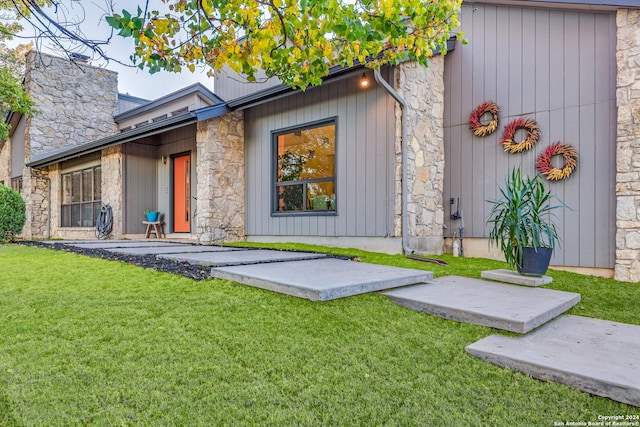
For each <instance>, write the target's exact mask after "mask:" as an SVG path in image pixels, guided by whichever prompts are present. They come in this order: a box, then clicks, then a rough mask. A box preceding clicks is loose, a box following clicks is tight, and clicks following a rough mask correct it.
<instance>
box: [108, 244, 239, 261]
mask: <svg viewBox="0 0 640 427" xmlns="http://www.w3.org/2000/svg"><path fill="white" fill-rule="evenodd" d="M241 250H243V249H241V248H230V247H223V246H205V245H189V244H179V243H174V244H173V245H171V246H155V247H139V248H114V249H107V251H109V252H116V253H121V254H127V255H166V258H171V259H175V258H177V257H179V256H180V255H181V254H187V253H204V252H229V251H241Z"/></svg>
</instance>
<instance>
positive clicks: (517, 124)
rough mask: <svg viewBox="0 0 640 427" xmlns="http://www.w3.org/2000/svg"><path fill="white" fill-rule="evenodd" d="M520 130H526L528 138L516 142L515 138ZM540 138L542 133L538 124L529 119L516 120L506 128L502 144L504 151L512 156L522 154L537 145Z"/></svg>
mask: <svg viewBox="0 0 640 427" xmlns="http://www.w3.org/2000/svg"><path fill="white" fill-rule="evenodd" d="M518 129H526V131H527V138H526V139H524V140H522V141H520V142H514V141H513V137H514V136H515V134H516V132H517V131H518ZM539 136H540V131H539V130H538V125H537V124H536V122H534V121H533V120H529V119H515V120H513V121H512V122H511V123H509V124H508V125H507V126H506V127H505V128H504V132H503V133H502V141H500V144H502V145H504V151H508V152H509V153H511V154H514V153H522V152H523V151H526V150H530V149H531V147H533V146H534V145H536V143H537V142H538V137H539Z"/></svg>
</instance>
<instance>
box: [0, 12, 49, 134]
mask: <svg viewBox="0 0 640 427" xmlns="http://www.w3.org/2000/svg"><path fill="white" fill-rule="evenodd" d="M38 3H39V4H45V3H46V2H44V1H40V2H32V4H34V5H38ZM28 16H30V11H29V5H28V4H23V3H21V2H14V1H10V0H9V1H7V0H0V115H1V116H0V147H1V146H2V142H4V140H5V139H7V137H8V136H9V130H10V126H9V124H8V123H7V122H6V120H5V117H6V115H7V114H8V113H9V112H17V113H22V114H31V113H32V111H33V102H32V100H31V98H30V97H29V95H28V94H26V93H25V92H24V90H23V88H22V83H21V78H22V73H23V71H24V54H25V53H26V51H27V50H28V49H29V48H30V47H31V45H29V44H21V45H18V46H16V47H13V48H10V47H8V46H7V44H6V41H7V40H11V39H12V38H13V35H14V34H16V33H18V32H19V31H20V30H21V29H22V26H21V25H20V23H19V22H18V19H20V18H21V17H28Z"/></svg>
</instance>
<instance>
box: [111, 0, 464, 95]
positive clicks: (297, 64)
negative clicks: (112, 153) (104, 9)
mask: <svg viewBox="0 0 640 427" xmlns="http://www.w3.org/2000/svg"><path fill="white" fill-rule="evenodd" d="M461 1H462V0H356V1H355V2H345V1H344V0H325V1H318V0H266V1H265V0H224V1H223V0H208V1H185V0H168V3H169V10H170V13H167V14H165V15H161V14H160V13H159V12H158V11H150V12H148V13H147V15H146V16H142V15H143V12H142V11H141V10H140V8H138V10H137V11H136V14H133V13H131V12H128V11H126V10H123V11H122V14H121V15H120V14H114V15H113V16H109V17H107V18H106V20H107V23H108V24H109V25H110V26H111V27H113V28H114V29H116V30H118V31H119V34H120V35H121V36H122V37H126V38H132V39H133V41H134V44H135V51H134V53H133V55H132V58H133V59H134V61H136V62H137V61H140V64H141V65H142V66H143V67H146V68H147V69H148V70H149V71H150V72H152V73H153V72H157V71H160V70H167V71H178V70H180V69H182V67H184V66H186V67H187V68H188V69H190V70H194V69H195V68H196V67H197V66H202V65H205V66H208V67H211V68H212V69H213V70H215V71H220V70H221V69H222V68H223V67H225V66H226V67H229V68H231V69H232V70H234V71H236V72H238V73H242V74H244V75H245V77H246V78H247V80H249V81H255V80H256V79H257V76H258V73H259V71H264V72H265V74H266V75H267V76H270V77H271V76H277V77H279V78H280V79H281V80H282V82H283V83H285V84H288V85H290V86H292V87H296V88H301V89H304V88H306V87H307V86H308V85H317V84H320V83H321V82H322V77H324V76H325V75H327V74H328V72H329V68H330V67H331V66H334V65H342V66H351V65H353V64H354V62H355V61H359V62H360V63H365V64H366V65H367V66H368V67H371V68H376V69H377V68H379V67H380V66H382V65H383V64H397V63H399V62H401V61H404V60H412V61H417V62H419V63H420V64H422V65H427V64H428V58H429V57H430V56H431V55H432V53H433V52H434V51H435V50H436V49H441V50H443V51H444V52H446V42H447V40H448V39H449V38H450V36H451V35H452V34H453V31H455V30H456V28H457V27H458V26H459V22H458V19H457V15H458V13H459V12H460V4H461ZM458 35H459V36H460V37H461V33H459V34H458Z"/></svg>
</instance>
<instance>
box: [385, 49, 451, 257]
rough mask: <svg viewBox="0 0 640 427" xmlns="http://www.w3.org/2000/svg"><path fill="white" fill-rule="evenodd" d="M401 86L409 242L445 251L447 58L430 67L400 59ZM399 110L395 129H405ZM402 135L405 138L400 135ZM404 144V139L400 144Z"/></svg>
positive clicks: (398, 168)
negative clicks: (401, 122) (405, 149)
mask: <svg viewBox="0 0 640 427" xmlns="http://www.w3.org/2000/svg"><path fill="white" fill-rule="evenodd" d="M396 90H397V92H398V93H399V94H400V96H402V98H403V99H404V100H405V102H406V104H407V106H406V111H404V120H405V121H406V126H407V135H408V152H407V157H408V164H407V166H408V170H407V172H408V180H407V183H408V189H409V191H408V196H407V197H408V204H407V212H408V217H409V221H408V222H409V224H408V226H409V227H408V233H409V239H408V246H409V247H410V248H411V249H413V250H415V251H416V252H418V253H425V254H441V253H442V251H443V244H444V235H443V230H444V228H443V227H444V208H443V204H442V192H443V190H444V129H443V123H444V57H443V56H442V55H438V56H435V57H433V58H431V60H430V65H429V67H428V68H426V67H423V66H420V65H419V64H417V63H414V62H407V63H403V64H401V65H400V66H399V67H398V69H397V73H396ZM399 114H400V112H399V111H398V114H397V115H396V124H397V125H396V132H397V134H398V135H399V134H400V132H401V128H400V120H401V118H400V117H399ZM397 139H398V140H400V138H397ZM398 144H399V143H398ZM396 153H397V159H396V185H395V188H396V203H395V206H396V209H395V212H396V221H395V224H396V226H395V229H396V235H401V233H399V232H398V231H399V229H400V227H401V213H402V202H401V194H402V193H401V182H400V180H401V176H402V157H401V153H402V150H401V149H400V147H399V146H396Z"/></svg>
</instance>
